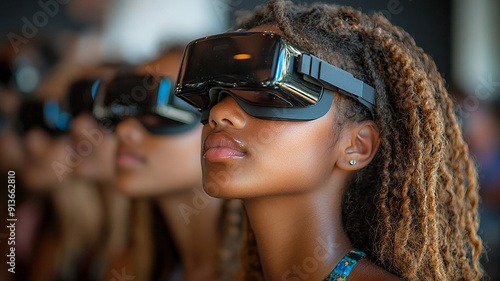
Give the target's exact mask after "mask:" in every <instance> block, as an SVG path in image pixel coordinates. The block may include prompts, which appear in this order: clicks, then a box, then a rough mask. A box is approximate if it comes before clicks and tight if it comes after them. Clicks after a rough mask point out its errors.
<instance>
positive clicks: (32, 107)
mask: <svg viewBox="0 0 500 281" xmlns="http://www.w3.org/2000/svg"><path fill="white" fill-rule="evenodd" d="M71 121H72V116H71V114H70V113H69V112H67V111H65V110H62V109H61V107H60V105H59V102H58V101H56V100H47V101H45V102H42V101H34V100H29V101H24V102H23V104H22V105H21V108H20V111H19V118H18V123H19V124H18V126H16V127H17V128H18V132H19V134H20V135H21V136H24V135H25V134H26V133H27V132H28V131H29V130H31V129H33V128H35V127H36V128H40V129H42V130H44V131H45V132H47V133H48V134H49V135H50V136H52V137H58V136H61V135H64V134H66V133H67V132H68V130H69V128H70V126H71Z"/></svg>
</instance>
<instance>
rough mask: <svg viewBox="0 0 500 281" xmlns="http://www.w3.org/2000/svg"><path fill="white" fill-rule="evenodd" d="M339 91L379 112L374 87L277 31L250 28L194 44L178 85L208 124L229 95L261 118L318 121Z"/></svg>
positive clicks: (189, 47) (187, 51)
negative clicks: (335, 93)
mask: <svg viewBox="0 0 500 281" xmlns="http://www.w3.org/2000/svg"><path fill="white" fill-rule="evenodd" d="M333 91H338V92H340V93H343V94H345V95H348V96H350V97H352V98H354V99H355V100H357V101H359V102H361V103H362V104H363V105H364V106H366V107H367V108H368V109H369V110H370V111H371V113H372V115H374V114H375V110H374V108H375V89H374V88H373V87H371V86H369V85H368V84H366V83H364V82H363V81H361V80H358V79H356V78H354V77H353V75H352V74H351V73H349V72H347V71H344V70H342V69H340V68H338V67H335V66H333V65H331V64H329V63H327V62H325V61H323V60H321V59H319V58H317V57H315V56H313V55H311V54H309V53H308V52H307V51H305V50H303V49H301V48H300V47H298V46H296V45H294V44H292V43H291V42H289V41H287V40H286V39H284V38H283V37H281V36H279V35H277V34H275V33H272V32H246V31H237V32H233V33H223V34H219V35H213V36H208V37H204V38H201V39H197V40H194V41H192V42H190V43H189V44H188V45H187V46H186V49H185V52H184V57H183V61H182V66H181V69H180V73H179V77H178V80H177V87H176V95H177V96H178V97H180V98H181V99H183V100H185V101H186V102H188V103H189V104H191V105H193V106H194V107H196V108H197V109H198V110H199V111H200V112H201V114H202V117H201V122H202V123H203V124H206V123H207V122H208V117H209V114H210V109H211V108H212V107H213V106H214V105H215V104H217V103H218V102H219V101H220V100H221V99H222V98H224V97H225V96H227V95H230V96H232V97H233V98H234V99H235V100H236V102H237V103H238V104H239V105H240V106H241V107H242V108H243V110H245V111H246V112H247V113H248V114H250V115H252V116H254V117H257V118H261V119H268V120H285V121H307V120H313V119H317V118H320V117H321V116H323V115H325V114H326V113H327V112H328V110H329V109H330V107H331V105H332V101H333Z"/></svg>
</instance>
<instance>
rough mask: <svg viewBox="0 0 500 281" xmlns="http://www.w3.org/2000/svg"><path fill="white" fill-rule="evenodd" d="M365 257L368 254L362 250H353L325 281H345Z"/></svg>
mask: <svg viewBox="0 0 500 281" xmlns="http://www.w3.org/2000/svg"><path fill="white" fill-rule="evenodd" d="M365 256H366V254H365V253H363V252H361V251H360V250H358V249H352V250H351V251H350V252H349V253H347V255H345V256H344V257H343V258H342V260H340V262H339V263H338V264H337V266H336V267H335V268H334V269H333V271H332V273H330V275H328V277H326V278H325V281H345V280H346V278H347V276H349V273H351V270H352V268H353V267H354V266H355V265H356V264H357V263H358V261H359V260H361V259H362V258H364V257H365Z"/></svg>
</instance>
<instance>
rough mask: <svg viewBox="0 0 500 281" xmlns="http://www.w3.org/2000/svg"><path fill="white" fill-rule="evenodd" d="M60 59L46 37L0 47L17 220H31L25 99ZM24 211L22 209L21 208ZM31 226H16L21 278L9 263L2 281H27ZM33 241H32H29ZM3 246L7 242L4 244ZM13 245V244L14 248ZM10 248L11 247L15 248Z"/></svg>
mask: <svg viewBox="0 0 500 281" xmlns="http://www.w3.org/2000/svg"><path fill="white" fill-rule="evenodd" d="M59 59H60V56H59V54H58V52H57V51H56V50H55V48H54V46H53V45H52V44H51V43H50V42H49V41H48V40H47V38H44V37H42V36H39V37H38V38H34V39H33V40H31V41H30V42H29V43H27V44H24V45H23V46H22V47H20V48H19V49H18V50H17V51H16V50H14V49H13V48H12V46H11V44H10V43H8V42H4V43H2V44H1V45H0V156H1V157H0V173H1V174H2V175H4V174H5V175H7V172H8V171H13V172H14V173H15V175H16V176H15V191H14V193H13V194H12V195H15V198H10V199H14V200H15V204H16V208H15V210H16V212H15V215H16V218H17V217H19V218H27V219H31V215H28V216H25V215H26V214H27V213H30V211H29V210H28V209H29V208H24V207H21V206H27V205H29V204H23V203H24V202H25V200H26V199H27V197H28V196H27V195H28V194H27V193H29V192H27V191H26V188H25V185H24V184H23V175H24V169H25V163H26V162H25V153H24V150H23V145H22V137H20V136H19V134H18V131H19V130H18V129H19V123H18V117H19V110H20V106H21V104H22V102H23V100H24V99H29V98H31V96H32V95H33V93H34V92H35V90H36V89H37V87H38V86H39V85H40V82H41V80H42V79H43V78H44V77H45V75H46V74H47V72H48V71H49V70H50V68H51V67H53V65H54V64H55V63H57V61H58V60H59ZM6 184H7V182H4V181H2V184H0V186H1V187H2V188H1V191H0V194H1V196H0V197H1V200H2V202H7V186H6ZM18 207H20V208H18ZM5 215H7V212H1V215H0V219H1V221H2V222H1V223H0V225H1V226H2V229H7V228H6V226H5V222H6V221H7V220H6V218H5ZM30 223H31V222H29V221H28V222H19V223H17V225H16V233H17V234H18V236H17V237H20V238H19V239H20V240H19V241H17V244H16V247H17V251H16V254H17V260H18V261H19V265H20V267H19V271H18V276H16V275H12V274H10V273H8V272H7V269H6V268H5V266H6V263H4V262H3V260H4V257H3V258H2V263H1V265H0V271H1V272H0V280H8V278H13V276H14V277H16V278H19V279H21V280H23V276H25V273H26V271H25V270H23V263H24V264H26V262H27V260H28V258H29V254H30V251H29V250H28V249H30V248H31V244H30V245H27V244H23V243H24V242H30V241H26V240H23V239H24V238H27V237H28V236H29V235H25V232H24V230H26V229H25V228H23V227H24V226H27V225H29V224H30ZM28 240H29V239H28ZM2 242H3V241H2ZM12 245H13V244H12ZM12 245H10V246H12ZM0 248H1V252H2V256H3V253H5V255H7V253H8V252H5V250H6V248H9V246H8V244H7V243H1V244H0Z"/></svg>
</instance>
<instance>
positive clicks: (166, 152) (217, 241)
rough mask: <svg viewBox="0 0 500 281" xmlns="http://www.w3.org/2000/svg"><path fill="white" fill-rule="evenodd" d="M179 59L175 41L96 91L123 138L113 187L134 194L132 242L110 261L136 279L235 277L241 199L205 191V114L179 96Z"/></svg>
mask: <svg viewBox="0 0 500 281" xmlns="http://www.w3.org/2000/svg"><path fill="white" fill-rule="evenodd" d="M181 58H182V49H181V48H175V47H172V48H171V49H170V50H169V51H167V52H165V54H164V55H162V56H161V57H160V58H159V59H157V60H155V61H152V62H150V63H147V64H145V65H143V66H141V67H139V68H138V69H137V70H136V71H135V73H132V74H129V75H126V74H122V75H117V76H116V77H114V78H113V79H111V80H110V81H107V82H104V81H103V82H102V83H101V85H100V86H99V90H98V91H97V93H96V95H95V96H96V99H95V106H94V116H95V117H96V118H97V119H99V120H100V121H101V124H102V126H103V127H107V128H110V129H113V130H115V134H116V137H117V140H118V145H117V151H116V153H117V155H116V172H117V178H116V186H117V188H118V189H119V190H121V191H122V192H124V193H125V194H127V195H129V196H131V197H132V198H133V204H132V212H131V216H130V217H131V230H130V243H129V247H128V249H127V251H126V252H125V253H124V254H123V256H122V257H121V258H119V259H116V260H115V261H114V263H112V266H111V267H112V268H122V267H124V268H126V272H127V274H129V275H131V276H135V278H137V280H232V278H233V276H234V274H235V271H236V270H237V267H236V266H235V265H234V263H235V262H237V258H235V257H237V252H238V248H237V247H238V246H239V245H240V243H239V242H240V240H239V237H240V235H239V234H240V222H241V220H240V216H239V210H240V209H239V207H240V204H239V202H229V201H223V200H219V199H215V198H211V197H209V196H207V195H206V194H205V193H204V191H203V190H202V183H201V167H200V163H199V155H200V148H199V147H200V134H201V125H200V124H199V120H200V114H199V112H198V111H197V110H196V109H195V108H193V107H192V106H190V105H189V104H187V103H185V102H184V101H182V100H180V99H178V98H176V97H175V95H174V89H175V82H174V81H173V80H172V77H176V75H177V73H178V69H179V65H180V61H181ZM226 221H232V223H231V225H232V226H233V227H232V228H231V227H227V228H225V229H221V225H220V224H221V222H226ZM229 233H230V234H229ZM231 254H232V255H231ZM109 278H112V276H109Z"/></svg>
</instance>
